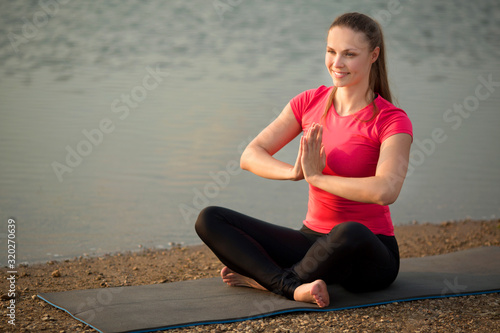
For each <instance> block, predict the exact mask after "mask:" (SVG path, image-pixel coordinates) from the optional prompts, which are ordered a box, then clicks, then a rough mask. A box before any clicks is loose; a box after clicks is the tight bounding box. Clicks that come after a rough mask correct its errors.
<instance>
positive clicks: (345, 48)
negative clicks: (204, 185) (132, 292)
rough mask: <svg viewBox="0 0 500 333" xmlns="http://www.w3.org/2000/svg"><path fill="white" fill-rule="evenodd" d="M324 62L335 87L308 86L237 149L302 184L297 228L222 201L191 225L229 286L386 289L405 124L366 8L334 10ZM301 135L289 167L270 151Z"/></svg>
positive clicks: (316, 294) (273, 173)
mask: <svg viewBox="0 0 500 333" xmlns="http://www.w3.org/2000/svg"><path fill="white" fill-rule="evenodd" d="M325 65H326V68H327V70H328V72H329V73H330V75H331V77H332V80H333V87H325V86H321V87H319V88H317V89H312V90H307V91H305V92H303V93H301V94H299V95H297V96H296V97H294V98H293V99H292V100H291V101H290V103H288V105H287V106H286V107H285V108H284V109H283V111H282V113H281V114H280V116H279V117H278V118H277V119H276V120H275V121H273V122H272V123H271V124H270V125H269V126H267V127H266V128H265V129H264V130H263V131H262V132H261V133H260V134H259V135H258V136H257V137H256V138H255V139H254V140H253V141H252V142H251V143H250V144H249V145H248V147H247V148H246V149H245V151H244V152H243V154H242V156H241V167H242V168H243V169H245V170H249V171H251V172H253V173H255V174H256V175H258V176H261V177H265V178H270V179H281V180H294V181H297V180H301V179H305V180H306V181H307V182H308V183H309V203H308V212H307V216H306V219H305V220H304V221H303V226H302V228H301V229H300V230H293V229H289V228H285V227H281V226H277V225H273V224H269V223H266V222H263V221H260V220H257V219H254V218H252V217H249V216H246V215H243V214H240V213H237V212H234V211H232V210H229V209H225V208H221V207H208V208H205V209H204V210H203V211H202V212H201V213H200V215H199V217H198V220H197V222H196V231H197V233H198V235H199V236H200V238H201V239H202V240H203V241H204V242H205V243H206V244H207V245H208V246H209V247H210V249H211V250H212V251H213V252H214V253H215V254H216V255H217V257H218V258H219V259H220V260H221V261H222V263H223V264H224V265H226V267H224V268H223V269H222V271H221V276H222V279H223V281H224V282H225V283H227V284H228V285H230V286H247V287H252V288H257V289H264V290H269V291H272V292H274V293H277V294H280V295H283V296H286V297H288V298H289V299H294V300H296V301H303V302H310V303H316V304H317V305H318V306H319V307H325V306H328V305H329V303H330V299H329V294H328V291H327V285H328V284H335V283H336V284H340V285H342V286H343V287H344V288H346V289H347V290H350V291H353V292H361V291H371V290H378V289H382V288H385V287H387V286H389V285H390V284H391V283H392V282H393V281H394V280H395V278H396V276H397V274H398V271H399V251H398V245H397V242H396V239H395V237H394V228H393V225H392V221H391V216H390V212H389V207H388V205H389V204H391V203H393V202H394V201H396V198H397V197H398V195H399V192H400V190H401V187H402V185H403V181H404V179H405V176H406V171H407V168H408V159H409V152H410V145H411V142H412V125H411V122H410V120H409V118H408V116H407V115H406V113H405V112H404V111H403V110H401V109H399V108H397V107H395V106H394V105H392V104H391V103H392V102H391V101H392V98H391V93H390V89H389V85H388V80H387V72H386V66H385V48H384V41H383V35H382V31H381V28H380V26H379V24H378V23H377V22H375V21H374V20H372V19H371V18H369V17H368V16H366V15H363V14H359V13H347V14H344V15H341V16H339V17H338V18H336V19H335V21H334V22H333V23H332V25H331V26H330V29H329V30H328V37H327V45H326V55H325ZM301 133H304V134H303V136H302V138H301V142H300V149H299V152H298V155H297V160H296V162H295V165H290V164H287V163H285V162H282V161H279V160H277V159H275V158H274V157H273V155H274V154H275V153H276V152H277V151H279V150H280V149H281V148H282V147H283V146H285V145H286V144H287V143H289V142H290V141H291V140H293V139H294V138H295V137H296V136H297V135H299V134H301Z"/></svg>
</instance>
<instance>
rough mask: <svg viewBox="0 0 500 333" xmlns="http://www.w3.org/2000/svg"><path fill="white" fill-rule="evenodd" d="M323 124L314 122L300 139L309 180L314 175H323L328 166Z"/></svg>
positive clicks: (302, 156)
mask: <svg viewBox="0 0 500 333" xmlns="http://www.w3.org/2000/svg"><path fill="white" fill-rule="evenodd" d="M322 139H323V126H321V125H319V124H316V123H313V124H312V125H311V127H310V128H309V130H308V131H307V133H306V134H304V136H302V138H301V140H300V147H301V153H300V154H299V155H301V165H302V171H303V173H304V178H305V179H306V181H307V182H309V179H311V178H312V177H314V176H318V175H322V174H323V169H324V168H325V166H326V154H325V147H324V146H323V141H322Z"/></svg>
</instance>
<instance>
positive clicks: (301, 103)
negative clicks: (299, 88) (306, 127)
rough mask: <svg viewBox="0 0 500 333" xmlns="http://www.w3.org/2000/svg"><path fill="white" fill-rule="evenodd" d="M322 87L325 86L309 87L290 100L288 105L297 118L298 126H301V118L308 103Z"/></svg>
mask: <svg viewBox="0 0 500 333" xmlns="http://www.w3.org/2000/svg"><path fill="white" fill-rule="evenodd" d="M323 88H326V87H324V86H321V87H319V88H316V89H309V90H306V91H303V92H301V93H300V94H298V95H297V96H295V97H294V98H292V99H291V100H290V106H291V108H292V111H293V114H294V115H295V119H297V121H298V122H299V124H300V126H302V118H303V117H304V114H305V113H306V111H307V109H308V106H309V104H310V103H311V101H312V100H313V99H314V97H315V96H316V95H317V94H318V92H320V91H322V90H323Z"/></svg>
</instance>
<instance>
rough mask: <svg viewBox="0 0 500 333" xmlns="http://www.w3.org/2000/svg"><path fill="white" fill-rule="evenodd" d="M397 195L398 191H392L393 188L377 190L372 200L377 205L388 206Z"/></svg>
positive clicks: (394, 200)
mask: <svg viewBox="0 0 500 333" xmlns="http://www.w3.org/2000/svg"><path fill="white" fill-rule="evenodd" d="M398 196H399V191H394V190H385V191H379V192H378V193H377V196H376V199H375V200H374V201H375V203H376V204H378V205H381V206H388V205H391V204H393V203H395V202H396V200H397V199H398Z"/></svg>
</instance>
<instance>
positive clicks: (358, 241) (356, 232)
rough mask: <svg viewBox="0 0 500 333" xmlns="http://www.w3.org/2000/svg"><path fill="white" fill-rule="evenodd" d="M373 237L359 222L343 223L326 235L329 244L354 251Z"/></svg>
mask: <svg viewBox="0 0 500 333" xmlns="http://www.w3.org/2000/svg"><path fill="white" fill-rule="evenodd" d="M374 236H375V235H374V234H373V232H372V231H371V230H370V229H368V228H367V227H366V226H365V225H363V224H361V223H359V222H344V223H342V224H339V225H338V226H336V227H335V228H333V229H332V231H331V232H330V233H329V234H328V238H329V240H330V242H332V243H334V244H336V245H337V247H342V248H344V249H346V250H347V249H351V250H356V249H358V248H359V247H360V246H363V244H366V242H367V240H369V239H370V238H371V237H374Z"/></svg>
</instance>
